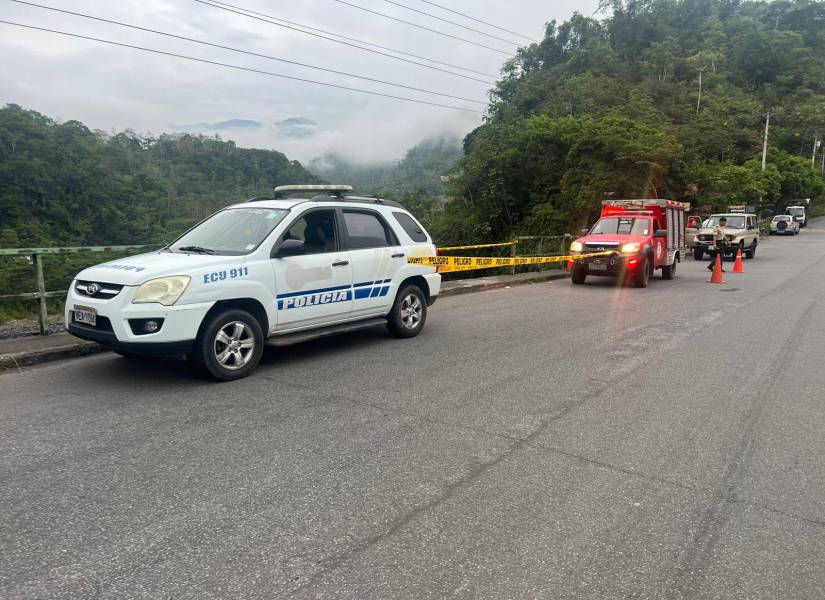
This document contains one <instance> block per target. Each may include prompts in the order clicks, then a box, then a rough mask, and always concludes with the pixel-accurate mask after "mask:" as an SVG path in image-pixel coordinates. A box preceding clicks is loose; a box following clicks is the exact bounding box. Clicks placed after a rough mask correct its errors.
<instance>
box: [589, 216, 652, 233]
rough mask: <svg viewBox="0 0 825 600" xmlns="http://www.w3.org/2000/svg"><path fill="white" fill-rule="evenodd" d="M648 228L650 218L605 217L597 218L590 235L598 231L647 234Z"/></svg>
mask: <svg viewBox="0 0 825 600" xmlns="http://www.w3.org/2000/svg"><path fill="white" fill-rule="evenodd" d="M649 228H650V219H646V218H635V217H605V218H604V219H599V220H598V221H597V222H596V224H595V225H593V229H592V230H591V231H590V235H597V234H600V233H607V234H617V235H628V234H629V235H648V232H649Z"/></svg>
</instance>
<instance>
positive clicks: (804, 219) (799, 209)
mask: <svg viewBox="0 0 825 600" xmlns="http://www.w3.org/2000/svg"><path fill="white" fill-rule="evenodd" d="M785 214H786V215H790V216H792V217H793V219H794V221H796V222H797V223H799V226H800V227H806V226H807V225H808V213H807V212H806V211H805V207H804V206H789V207H788V208H786V209H785Z"/></svg>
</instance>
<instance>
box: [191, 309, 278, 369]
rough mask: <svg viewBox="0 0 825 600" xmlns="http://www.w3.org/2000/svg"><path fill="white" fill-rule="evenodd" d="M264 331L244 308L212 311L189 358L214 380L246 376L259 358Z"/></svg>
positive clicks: (261, 352)
mask: <svg viewBox="0 0 825 600" xmlns="http://www.w3.org/2000/svg"><path fill="white" fill-rule="evenodd" d="M263 349H264V334H263V331H262V330H261V325H260V323H258V321H257V319H255V317H253V316H252V315H251V314H249V313H248V312H246V311H245V310H240V309H228V310H224V311H222V312H218V313H215V314H214V315H212V316H211V317H210V318H209V320H208V321H207V322H206V323H204V326H203V327H202V328H201V331H200V333H199V334H198V338H197V340H196V342H195V348H194V351H193V353H192V359H193V361H194V362H195V364H196V365H197V366H198V367H199V368H200V369H202V370H203V371H205V372H206V373H208V374H209V375H210V376H211V377H212V378H213V379H217V380H218V381H232V380H233V379H240V378H241V377H246V376H247V375H249V374H250V373H251V372H252V371H254V370H255V367H257V366H258V362H259V361H260V360H261V355H262V354H263Z"/></svg>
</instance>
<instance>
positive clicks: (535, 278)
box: [439, 270, 570, 297]
mask: <svg viewBox="0 0 825 600" xmlns="http://www.w3.org/2000/svg"><path fill="white" fill-rule="evenodd" d="M569 276H570V274H569V273H568V272H567V271H563V270H555V271H543V272H539V273H521V274H519V275H498V276H495V277H479V278H478V279H458V280H456V281H447V282H445V283H444V284H443V285H442V288H441V294H440V295H439V296H440V297H449V296H457V295H459V294H471V293H473V292H486V291H488V290H495V289H499V288H505V287H511V286H514V285H525V284H528V283H541V282H544V281H553V280H556V279H567V278H568V277H569Z"/></svg>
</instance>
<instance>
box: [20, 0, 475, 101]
mask: <svg viewBox="0 0 825 600" xmlns="http://www.w3.org/2000/svg"><path fill="white" fill-rule="evenodd" d="M9 2H16V3H17V4H25V5H26V6H33V7H36V8H42V9H45V10H51V11H54V12H59V13H64V14H67V15H73V16H75V17H83V18H84V19H92V20H94V21H100V22H103V23H110V24H112V25H118V26H120V27H128V28H129V29H137V30H139V31H146V32H149V33H154V34H157V35H163V36H166V37H170V38H175V39H178V40H184V41H187V42H192V43H195V44H201V45H203V46H211V47H213V48H220V49H222V50H229V51H230V52H238V53H240V54H247V55H249V56H255V57H258V58H265V59H267V60H274V61H278V62H282V63H287V64H290V65H296V66H299V67H305V68H308V69H316V70H318V71H325V72H327V73H334V74H335V75H344V76H346V77H354V78H355V79H363V80H364V81H371V82H373V83H380V84H383V85H389V86H393V87H400V88H405V89H408V90H413V91H416V92H423V93H425V94H433V95H435V96H443V97H445V98H452V99H453V100H463V101H465V102H473V103H475V104H481V105H482V106H486V104H487V103H486V102H482V101H480V100H473V99H472V98H464V97H462V96H455V95H453V94H447V93H444V92H436V91H433V90H427V89H424V88H419V87H415V86H411V85H405V84H403V83H393V82H391V81H384V80H383V79H374V78H372V77H364V76H362V75H355V74H353V73H347V72H345V71H336V70H335V69H327V68H326V67H318V66H315V65H310V64H306V63H301V62H297V61H294V60H287V59H285V58H278V57H276V56H269V55H267V54H259V53H258V52H251V51H249V50H242V49H240V48H233V47H231V46H223V45H221V44H214V43H212V42H205V41H203V40H198V39H194V38H189V37H185V36H182V35H177V34H174V33H167V32H164V31H158V30H157V29H150V28H148V27H140V26H138V25H130V24H128V23H121V22H120V21H113V20H111V19H104V18H103V17H95V16H92V15H86V14H83V13H78V12H74V11H71V10H65V9H62V8H55V7H53V6H44V5H43V4H35V3H34V2H26V1H25V0H9Z"/></svg>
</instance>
